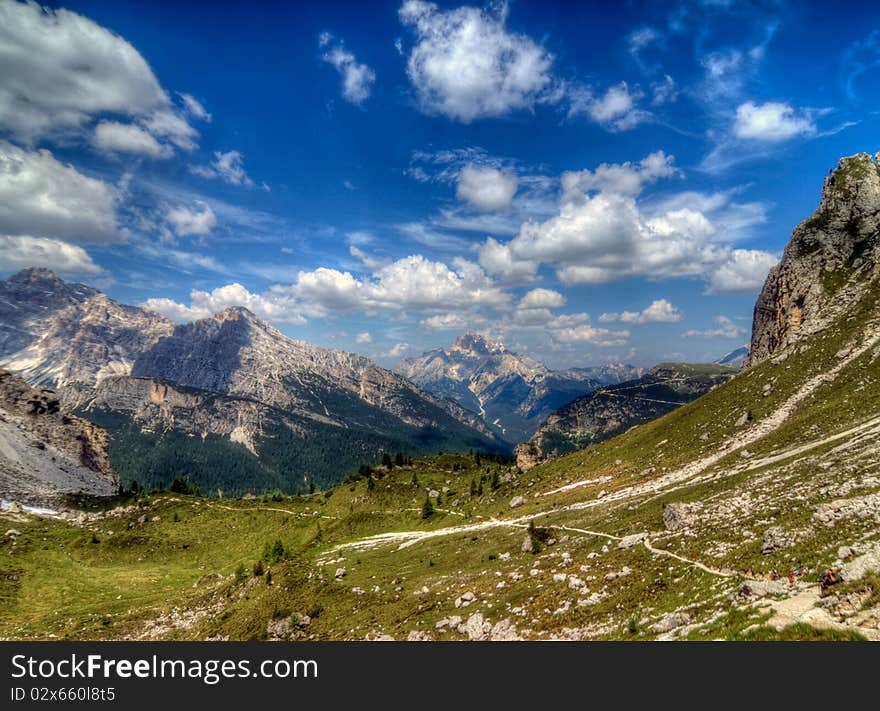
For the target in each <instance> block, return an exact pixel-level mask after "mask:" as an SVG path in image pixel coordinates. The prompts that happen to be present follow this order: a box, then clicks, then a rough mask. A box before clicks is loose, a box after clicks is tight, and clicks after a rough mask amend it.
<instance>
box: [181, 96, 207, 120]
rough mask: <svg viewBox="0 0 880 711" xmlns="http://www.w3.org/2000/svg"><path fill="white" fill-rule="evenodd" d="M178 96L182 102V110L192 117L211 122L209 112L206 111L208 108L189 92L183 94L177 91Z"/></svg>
mask: <svg viewBox="0 0 880 711" xmlns="http://www.w3.org/2000/svg"><path fill="white" fill-rule="evenodd" d="M177 95H178V96H179V97H180V100H181V101H182V102H183V108H184V110H185V111H186V112H187V113H188V114H189V115H190V116H192V117H193V118H195V119H198V120H199V121H204V122H206V123H211V114H209V113H208V110H207V109H206V108H205V107H204V106H203V105H202V102H200V101H199V100H198V99H196V98H195V97H194V96H192V95H191V94H185V93H183V92H178V94H177Z"/></svg>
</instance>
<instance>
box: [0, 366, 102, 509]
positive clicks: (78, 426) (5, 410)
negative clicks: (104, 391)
mask: <svg viewBox="0 0 880 711" xmlns="http://www.w3.org/2000/svg"><path fill="white" fill-rule="evenodd" d="M107 443H108V437H107V433H106V432H105V431H104V430H102V429H101V428H100V427H97V426H95V425H93V424H92V423H91V422H88V421H87V420H84V419H82V418H79V417H76V416H74V415H71V414H69V413H65V412H63V411H62V409H61V403H60V401H59V398H58V396H57V395H56V394H55V393H54V392H53V391H52V390H49V389H48V388H43V387H37V388H32V387H30V386H29V385H28V384H27V383H26V382H25V381H24V380H22V379H21V378H18V377H16V376H14V375H12V374H11V373H9V372H7V371H4V370H0V496H2V497H3V498H6V499H11V500H17V501H27V502H31V503H40V502H46V501H51V500H52V499H54V498H57V497H58V496H61V495H65V494H89V495H93V496H107V495H111V494H115V493H116V491H117V488H118V486H119V480H118V478H117V476H116V474H115V472H114V471H113V469H112V468H111V466H110V459H109V456H108V454H107Z"/></svg>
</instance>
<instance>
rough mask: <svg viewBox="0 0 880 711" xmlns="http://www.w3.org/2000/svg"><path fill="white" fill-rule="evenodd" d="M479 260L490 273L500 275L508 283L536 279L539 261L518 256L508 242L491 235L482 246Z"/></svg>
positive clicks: (526, 281)
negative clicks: (503, 242)
mask: <svg viewBox="0 0 880 711" xmlns="http://www.w3.org/2000/svg"><path fill="white" fill-rule="evenodd" d="M479 262H480V266H481V267H483V268H484V269H485V270H486V271H487V272H489V274H493V275H495V276H497V277H499V278H500V279H501V280H502V281H504V282H506V283H511V284H516V283H529V282H532V281H534V280H535V278H536V275H537V272H538V266H539V265H538V262H537V261H535V260H533V259H529V258H522V259H521V258H518V257H517V256H516V255H515V254H514V252H513V250H512V249H510V248H509V246H508V245H507V244H502V243H501V242H499V241H498V240H496V239H494V238H493V237H489V238H488V239H486V241H485V242H484V243H483V244H482V245H481V246H480V249H479Z"/></svg>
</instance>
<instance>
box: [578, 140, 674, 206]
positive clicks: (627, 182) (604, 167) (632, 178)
mask: <svg viewBox="0 0 880 711" xmlns="http://www.w3.org/2000/svg"><path fill="white" fill-rule="evenodd" d="M674 162H675V158H674V157H673V156H670V155H666V153H664V152H663V151H655V152H654V153H650V154H649V155H647V156H645V157H644V158H642V160H640V161H639V162H638V163H632V162H630V161H627V162H625V163H602V164H601V165H599V167H598V168H596V169H595V170H588V169H585V170H580V171H566V172H565V173H563V174H562V178H561V181H562V199H563V201H566V200H570V199H572V198H574V199H579V198H581V197H582V196H583V193H585V192H589V191H593V190H598V191H604V192H610V193H617V194H619V195H638V194H639V193H641V192H642V190H644V188H645V186H646V185H648V184H650V183H654V182H656V181H657V180H659V179H660V178H669V177H672V176H674V175H677V174H678V173H679V171H678V169H677V168H675V166H674V165H673V163H674Z"/></svg>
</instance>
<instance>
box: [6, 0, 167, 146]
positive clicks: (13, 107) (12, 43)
mask: <svg viewBox="0 0 880 711" xmlns="http://www.w3.org/2000/svg"><path fill="white" fill-rule="evenodd" d="M0 56H2V57H3V61H2V62H0V127H3V128H5V129H6V130H8V131H10V132H11V133H12V134H14V135H16V136H17V137H18V138H20V139H22V140H25V141H31V140H34V139H36V138H38V137H40V136H43V135H46V134H47V133H50V132H52V131H55V130H59V129H71V128H77V127H80V126H82V125H83V124H84V123H86V122H87V121H88V120H89V119H90V118H91V117H92V116H94V115H96V114H100V113H105V112H112V113H117V114H124V115H129V116H142V115H147V114H149V113H151V112H153V111H155V110H158V109H162V108H164V107H166V106H168V104H169V99H168V96H167V94H166V93H165V91H164V90H163V89H162V87H161V86H160V85H159V82H158V80H157V79H156V77H155V76H154V75H153V72H152V70H151V69H150V67H149V65H148V64H147V62H146V61H145V60H144V58H143V57H142V56H141V55H140V53H138V51H137V50H136V49H135V48H134V47H132V45H131V44H129V43H128V42H126V41H125V40H124V39H122V38H121V37H119V36H118V35H115V34H113V33H112V32H110V31H109V30H107V29H105V28H103V27H101V26H99V25H97V24H95V23H94V22H92V21H91V20H89V19H87V18H85V17H82V16H81V15H77V14H76V13H74V12H71V11H69V10H63V9H61V10H51V9H44V8H42V7H41V6H40V5H38V4H37V3H33V2H31V3H20V2H2V3H0Z"/></svg>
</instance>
